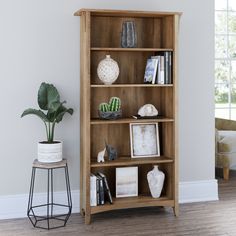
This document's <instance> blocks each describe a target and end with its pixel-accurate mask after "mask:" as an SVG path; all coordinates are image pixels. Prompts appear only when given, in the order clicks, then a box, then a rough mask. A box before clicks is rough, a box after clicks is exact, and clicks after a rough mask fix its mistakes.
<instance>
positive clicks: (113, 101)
mask: <svg viewBox="0 0 236 236" xmlns="http://www.w3.org/2000/svg"><path fill="white" fill-rule="evenodd" d="M98 113H99V117H100V118H102V119H107V120H112V119H117V118H120V117H121V115H122V111H121V101H120V98H118V97H111V98H110V101H109V103H105V102H102V103H101V104H100V105H99V110H98Z"/></svg>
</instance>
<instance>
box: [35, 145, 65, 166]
mask: <svg viewBox="0 0 236 236" xmlns="http://www.w3.org/2000/svg"><path fill="white" fill-rule="evenodd" d="M61 160H62V142H60V141H58V142H55V143H46V142H39V143H38V161H39V162H44V163H52V162H58V161H61Z"/></svg>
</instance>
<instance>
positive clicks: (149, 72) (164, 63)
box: [144, 51, 172, 84]
mask: <svg viewBox="0 0 236 236" xmlns="http://www.w3.org/2000/svg"><path fill="white" fill-rule="evenodd" d="M144 83H147V84H171V83H172V52H171V51H164V52H159V53H158V54H157V55H156V56H152V57H151V58H148V59H147V64H146V69H145V74H144Z"/></svg>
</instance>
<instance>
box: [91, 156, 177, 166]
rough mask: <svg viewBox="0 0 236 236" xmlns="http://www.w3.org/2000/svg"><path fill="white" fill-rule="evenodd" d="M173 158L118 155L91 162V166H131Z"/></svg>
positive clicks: (170, 161) (156, 162) (158, 162)
mask: <svg viewBox="0 0 236 236" xmlns="http://www.w3.org/2000/svg"><path fill="white" fill-rule="evenodd" d="M93 160H95V158H93ZM173 162H174V160H173V159H172V158H169V157H165V156H158V157H146V158H131V157H130V156H129V157H128V156H127V157H118V159H117V160H114V161H105V162H100V163H98V162H91V168H100V167H111V166H133V165H145V164H161V163H162V164H163V163H173Z"/></svg>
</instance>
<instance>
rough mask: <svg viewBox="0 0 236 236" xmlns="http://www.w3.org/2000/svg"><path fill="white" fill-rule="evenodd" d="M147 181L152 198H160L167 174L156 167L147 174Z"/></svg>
mask: <svg viewBox="0 0 236 236" xmlns="http://www.w3.org/2000/svg"><path fill="white" fill-rule="evenodd" d="M147 180H148V185H149V189H150V191H151V195H152V197H153V198H159V197H160V195H161V191H162V188H163V184H164V180H165V174H164V173H163V172H162V171H160V170H159V169H158V166H157V165H154V168H153V170H151V171H149V172H148V174H147Z"/></svg>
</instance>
